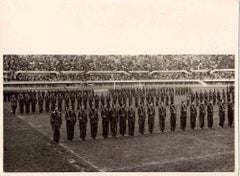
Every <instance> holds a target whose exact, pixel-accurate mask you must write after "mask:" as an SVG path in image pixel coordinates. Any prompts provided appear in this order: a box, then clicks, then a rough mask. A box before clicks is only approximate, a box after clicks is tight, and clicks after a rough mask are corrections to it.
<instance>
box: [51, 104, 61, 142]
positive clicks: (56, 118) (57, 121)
mask: <svg viewBox="0 0 240 176" xmlns="http://www.w3.org/2000/svg"><path fill="white" fill-rule="evenodd" d="M50 124H51V126H52V129H53V140H54V141H55V142H56V143H58V142H59V139H60V127H61V125H62V115H61V112H60V111H58V107H57V106H56V107H55V110H54V111H53V112H52V114H51V118H50Z"/></svg>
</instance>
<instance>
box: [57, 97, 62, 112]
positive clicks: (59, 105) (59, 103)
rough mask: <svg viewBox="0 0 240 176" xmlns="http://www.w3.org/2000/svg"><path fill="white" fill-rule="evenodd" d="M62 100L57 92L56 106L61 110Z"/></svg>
mask: <svg viewBox="0 0 240 176" xmlns="http://www.w3.org/2000/svg"><path fill="white" fill-rule="evenodd" d="M62 101H63V98H62V95H61V94H59V95H58V108H59V110H60V111H62Z"/></svg>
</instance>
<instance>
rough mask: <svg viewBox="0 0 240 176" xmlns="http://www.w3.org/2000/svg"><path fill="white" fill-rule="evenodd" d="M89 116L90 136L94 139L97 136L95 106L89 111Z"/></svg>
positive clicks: (97, 119)
mask: <svg viewBox="0 0 240 176" xmlns="http://www.w3.org/2000/svg"><path fill="white" fill-rule="evenodd" d="M89 117H90V128H91V137H92V138H93V139H94V140H95V139H96V136H97V130H98V121H99V118H98V112H97V111H96V109H95V108H92V109H91V110H90V111H89Z"/></svg>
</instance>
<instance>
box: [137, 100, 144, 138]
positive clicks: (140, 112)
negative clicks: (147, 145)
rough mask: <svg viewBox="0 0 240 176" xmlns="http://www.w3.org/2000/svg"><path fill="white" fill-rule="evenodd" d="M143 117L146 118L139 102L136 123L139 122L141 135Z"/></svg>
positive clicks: (142, 131) (142, 132)
mask: <svg viewBox="0 0 240 176" xmlns="http://www.w3.org/2000/svg"><path fill="white" fill-rule="evenodd" d="M145 119H146V115H145V109H144V107H143V105H142V102H141V103H140V106H139V107H138V124H139V133H141V134H142V135H143V134H144V126H145Z"/></svg>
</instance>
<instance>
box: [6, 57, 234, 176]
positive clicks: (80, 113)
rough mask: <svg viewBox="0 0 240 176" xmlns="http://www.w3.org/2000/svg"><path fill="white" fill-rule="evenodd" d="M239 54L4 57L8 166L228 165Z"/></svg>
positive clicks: (174, 168)
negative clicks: (237, 56)
mask: <svg viewBox="0 0 240 176" xmlns="http://www.w3.org/2000/svg"><path fill="white" fill-rule="evenodd" d="M236 59H238V58H236V56H235V54H232V53H229V54H167V55H166V54H161V53H160V54H147V53H146V54H131V55H126V54H113V55H112V54H109V55H107V54H105V55H104V54H103V55H100V54H99V55H97V54H96V55H95V54H92V55H91V54H88V55H69V54H68V55H65V54H64V55H63V54H56V55H55V54H54V53H53V54H31V53H29V54H25V55H23V54H7V53H5V54H4V55H3V61H2V62H3V63H2V64H3V125H4V129H3V137H4V139H3V148H4V150H3V151H4V152H3V170H4V172H101V171H102V172H234V171H235V169H236V167H238V166H236V163H235V159H234V158H235V140H234V139H235V138H236V137H237V136H236V135H234V130H235V126H237V124H235V123H236V120H235V118H236V115H235V112H236V111H237V109H238V107H237V106H236V102H237V99H236V98H235V97H236V94H237V92H238V90H237V89H236V87H235V85H236V84H235V83H236V82H237V80H236V74H238V72H237V70H236V65H235V60H236Z"/></svg>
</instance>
